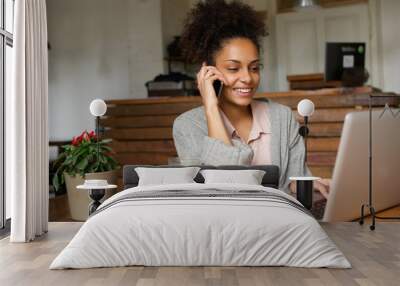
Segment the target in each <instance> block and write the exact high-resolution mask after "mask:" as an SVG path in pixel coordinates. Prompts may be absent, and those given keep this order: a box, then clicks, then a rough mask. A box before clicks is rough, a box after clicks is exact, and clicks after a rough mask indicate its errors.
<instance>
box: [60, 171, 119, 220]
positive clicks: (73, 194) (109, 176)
mask: <svg viewBox="0 0 400 286" xmlns="http://www.w3.org/2000/svg"><path fill="white" fill-rule="evenodd" d="M64 178H65V185H66V187H67V195H68V205H69V211H70V213H71V218H72V219H73V220H76V221H85V220H86V219H87V218H88V216H89V210H88V208H89V204H90V202H91V201H92V200H91V198H89V193H88V190H78V189H77V188H76V186H78V185H82V184H83V183H84V181H85V178H86V180H96V179H97V180H107V182H108V183H109V184H113V185H116V184H117V171H116V170H114V171H108V172H100V173H87V174H85V178H83V177H82V176H80V175H76V176H75V177H71V176H70V175H68V174H67V173H64ZM115 193H116V189H109V190H106V195H105V196H104V198H103V200H102V201H104V200H105V199H107V198H109V197H111V196H112V195H114V194H115Z"/></svg>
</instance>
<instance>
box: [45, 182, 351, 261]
mask: <svg viewBox="0 0 400 286" xmlns="http://www.w3.org/2000/svg"><path fill="white" fill-rule="evenodd" d="M205 189H217V190H218V191H224V190H227V191H232V190H236V191H239V190H242V191H243V190H244V191H246V190H258V191H263V192H264V191H265V192H268V193H269V194H272V195H275V196H276V195H278V196H281V197H282V198H286V199H288V200H291V201H292V202H296V203H297V204H298V202H297V201H296V200H295V199H293V198H292V197H290V196H289V195H287V194H285V193H283V192H281V191H278V190H275V189H272V188H267V187H262V186H254V185H238V184H235V185H233V184H195V183H193V184H179V185H177V184H175V185H165V186H142V187H135V188H131V189H128V190H125V191H123V192H120V193H118V194H116V195H114V196H113V197H111V198H109V199H108V200H107V201H105V202H104V203H103V204H102V205H101V206H100V208H99V210H101V209H103V210H102V211H99V212H98V213H97V214H95V215H94V216H92V217H90V218H89V219H88V221H87V222H86V223H85V224H84V225H83V226H82V227H81V229H80V230H79V232H78V233H77V234H76V235H75V237H74V238H73V239H72V241H71V242H70V243H69V244H68V246H67V247H65V249H64V250H63V251H62V252H61V253H60V254H59V255H58V256H57V257H56V259H55V260H54V261H53V262H52V264H51V265H50V269H63V268H91V267H112V266H127V265H146V266H189V265H191V266H194V265H219V266H240V265H247V266H294V267H332V268H350V267H351V266H350V263H349V262H348V261H347V259H346V258H345V257H344V255H343V254H342V252H341V251H340V250H338V249H337V247H336V246H335V244H334V243H333V242H332V241H331V240H330V239H329V237H328V236H327V235H326V233H325V232H324V231H323V229H322V228H321V227H320V225H319V224H318V222H317V221H316V220H315V219H314V218H313V217H311V216H310V215H308V214H307V213H305V212H303V211H301V210H299V209H298V208H296V207H294V206H293V205H290V204H285V203H282V202H279V201H274V200H273V199H272V200H264V199H262V198H251V197H249V198H246V197H240V198H237V197H235V196H233V197H187V196H186V197H173V198H151V199H135V200H125V201H124V200H122V201H120V202H118V203H115V201H116V200H117V201H118V200H119V199H121V198H122V197H124V196H129V195H131V194H134V195H137V193H136V192H145V191H160V192H162V191H168V190H182V191H184V190H191V191H199V192H200V191H203V192H207V190H205ZM113 202H114V203H113Z"/></svg>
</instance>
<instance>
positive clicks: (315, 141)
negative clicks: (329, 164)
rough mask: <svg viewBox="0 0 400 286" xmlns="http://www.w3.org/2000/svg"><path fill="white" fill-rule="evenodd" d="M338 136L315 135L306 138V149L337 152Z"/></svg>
mask: <svg viewBox="0 0 400 286" xmlns="http://www.w3.org/2000/svg"><path fill="white" fill-rule="evenodd" d="M339 142H340V137H315V138H308V140H307V148H308V149H307V150H308V151H309V152H337V150H338V147H339Z"/></svg>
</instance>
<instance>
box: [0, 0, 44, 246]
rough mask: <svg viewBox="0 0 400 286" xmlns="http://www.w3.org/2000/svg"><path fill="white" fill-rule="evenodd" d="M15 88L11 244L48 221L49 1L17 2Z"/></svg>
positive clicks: (9, 113) (10, 129)
mask: <svg viewBox="0 0 400 286" xmlns="http://www.w3.org/2000/svg"><path fill="white" fill-rule="evenodd" d="M14 11H15V15H14V17H15V18H14V47H13V51H14V71H13V92H12V94H11V96H10V97H7V98H6V105H7V110H6V187H8V188H10V190H11V194H12V195H11V237H10V241H12V242H28V241H31V240H33V239H35V237H36V236H40V235H42V234H43V233H44V232H47V225H48V185H49V183H48V123H47V114H48V110H47V106H48V103H47V99H48V70H47V69H48V66H47V20H46V2H45V0H17V1H15V8H14Z"/></svg>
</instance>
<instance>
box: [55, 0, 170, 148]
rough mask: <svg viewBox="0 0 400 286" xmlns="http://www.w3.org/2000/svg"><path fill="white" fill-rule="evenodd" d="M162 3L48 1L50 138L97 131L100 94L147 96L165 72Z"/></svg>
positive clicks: (144, 0)
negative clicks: (94, 110)
mask: <svg viewBox="0 0 400 286" xmlns="http://www.w3.org/2000/svg"><path fill="white" fill-rule="evenodd" d="M160 1H162V0H113V1H110V0H48V1H47V14H48V34H49V35H48V37H49V42H50V45H51V50H50V52H49V133H50V140H70V139H71V138H72V136H75V135H78V134H79V133H80V132H82V130H84V129H93V128H94V118H93V117H92V116H91V115H90V113H89V104H90V102H91V100H93V99H95V98H103V99H122V98H144V97H146V96H147V93H146V89H145V86H144V83H145V82H146V81H148V80H151V79H153V78H154V76H156V75H157V74H160V73H162V72H163V71H164V68H163V65H164V63H163V50H162V49H163V48H162V47H163V42H162V30H161V28H162V25H161V3H160Z"/></svg>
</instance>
